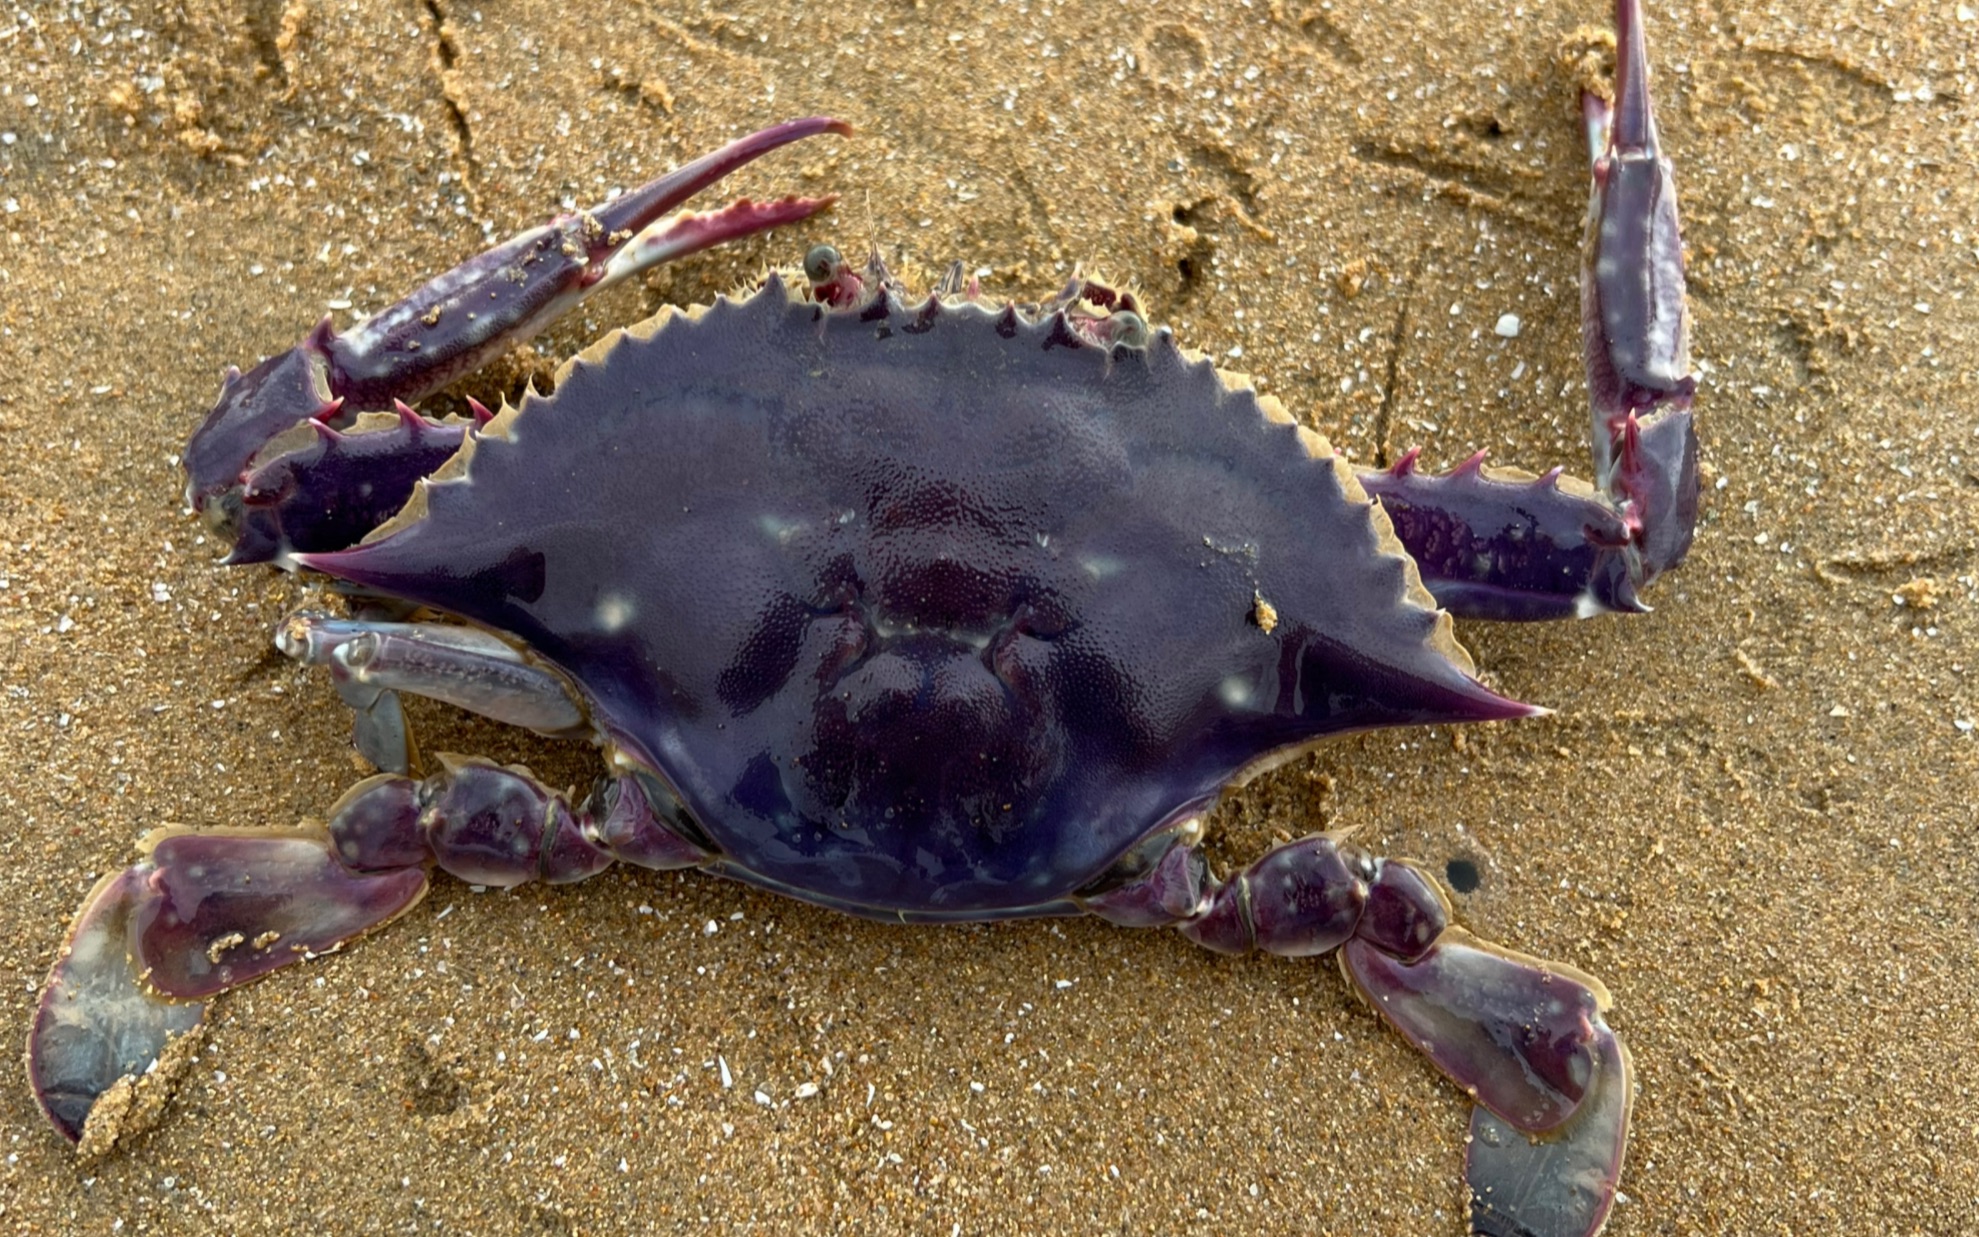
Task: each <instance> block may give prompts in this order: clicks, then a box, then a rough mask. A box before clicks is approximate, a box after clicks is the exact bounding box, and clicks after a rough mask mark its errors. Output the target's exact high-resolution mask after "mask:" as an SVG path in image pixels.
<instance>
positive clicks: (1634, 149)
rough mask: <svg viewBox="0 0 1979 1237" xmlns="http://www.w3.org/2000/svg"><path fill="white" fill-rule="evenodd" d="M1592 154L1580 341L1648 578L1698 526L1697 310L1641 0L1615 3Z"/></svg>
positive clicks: (1681, 552) (1586, 102)
mask: <svg viewBox="0 0 1979 1237" xmlns="http://www.w3.org/2000/svg"><path fill="white" fill-rule="evenodd" d="M1581 111H1582V115H1583V116H1584V117H1585V119H1586V122H1587V140H1588V154H1589V157H1590V158H1591V160H1592V163H1593V171H1594V195H1593V199H1592V201H1591V202H1590V203H1589V206H1588V224H1587V242H1586V257H1585V259H1584V260H1585V261H1586V262H1587V264H1588V270H1587V272H1586V274H1585V275H1584V276H1583V278H1582V280H1581V342H1582V345H1583V347H1584V349H1585V352H1586V359H1587V387H1588V395H1589V399H1590V401H1591V403H1592V405H1593V412H1594V471H1595V478H1596V482H1597V484H1599V485H1600V486H1601V488H1602V489H1603V490H1605V491H1606V492H1607V494H1608V495H1609V497H1610V498H1612V499H1613V500H1614V501H1615V503H1616V504H1617V505H1618V506H1619V507H1620V508H1621V510H1622V514H1623V517H1624V518H1625V519H1627V520H1628V521H1629V522H1630V525H1631V528H1632V530H1633V532H1634V534H1635V536H1634V544H1635V549H1636V552H1637V555H1638V556H1639V559H1640V563H1639V566H1637V569H1636V571H1635V574H1636V576H1637V579H1638V583H1644V584H1646V583H1648V582H1649V581H1650V580H1653V579H1655V578H1656V577H1657V576H1658V575H1660V574H1661V573H1663V572H1665V571H1668V570H1669V569H1670V568H1672V567H1675V566H1676V565H1677V564H1679V563H1681V562H1683V560H1684V556H1685V555H1686V554H1688V553H1689V552H1690V542H1691V536H1692V534H1693V532H1694V530H1695V528H1696V525H1697V431H1696V429H1695V427H1694V426H1693V425H1692V422H1691V400H1692V397H1693V396H1694V395H1695V394H1696V391H1697V379H1696V378H1694V377H1693V376H1692V375H1691V372H1690V310H1689V307H1688V306H1687V305H1686V304H1685V300H1684V255H1683V240H1682V237H1681V236H1680V235H1679V230H1678V226H1677V189H1676V182H1675V180H1674V179H1673V177H1672V175H1671V171H1670V161H1669V160H1668V159H1666V158H1664V157H1663V150H1662V145H1661V143H1660V142H1659V141H1658V140H1657V136H1656V114H1655V110H1654V108H1653V107H1652V106H1651V104H1650V99H1649V51H1648V41H1647V39H1646V37H1645V36H1644V34H1643V31H1642V3H1641V0H1615V97H1614V98H1613V99H1612V100H1610V99H1605V98H1603V97H1601V96H1600V95H1598V94H1596V93H1594V92H1592V91H1587V92H1584V93H1583V94H1582V95H1581Z"/></svg>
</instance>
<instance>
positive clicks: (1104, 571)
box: [1079, 554, 1127, 580]
mask: <svg viewBox="0 0 1979 1237" xmlns="http://www.w3.org/2000/svg"><path fill="white" fill-rule="evenodd" d="M1079 566H1081V567H1083V568H1084V569H1085V572H1086V574H1087V575H1089V576H1091V577H1092V578H1093V579H1095V580H1104V579H1106V577H1108V576H1111V575H1118V574H1120V572H1122V571H1123V570H1125V569H1126V566H1127V564H1126V563H1124V562H1122V561H1120V560H1119V559H1117V558H1114V557H1112V556H1110V555H1105V554H1082V555H1080V556H1079Z"/></svg>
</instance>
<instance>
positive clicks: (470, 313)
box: [185, 116, 852, 531]
mask: <svg viewBox="0 0 1979 1237" xmlns="http://www.w3.org/2000/svg"><path fill="white" fill-rule="evenodd" d="M851 131H852V130H851V126H849V125H847V124H845V122H843V121H839V120H833V119H831V118H829V117H823V116H815V117H810V118H807V119H803V120H791V121H786V122H784V123H783V124H780V125H774V126H772V127H770V128H768V129H764V130H762V131H761V132H758V133H753V134H751V135H749V136H748V137H745V138H742V139H741V140H739V141H736V142H731V143H730V144H729V145H727V146H724V147H722V148H721V149H720V150H717V151H715V152H713V153H712V154H708V155H704V156H702V157H701V158H699V159H696V160H695V161H694V162H692V163H689V164H687V165H686V166H684V167H681V168H678V169H676V170H675V171H673V172H670V173H668V174H667V175H665V176H662V177H660V178H658V179H657V180H654V181H651V182H649V183H648V184H645V185H642V186H641V187H639V188H637V189H634V190H633V191H632V192H630V193H627V194H624V195H623V196H621V197H619V198H616V199H614V200H613V201H611V202H609V203H607V204H605V205H603V206H600V207H598V208H596V209H595V210H589V211H578V212H576V213H574V214H569V215H562V216H559V217H557V218H556V219H553V220H551V221H550V222H549V223H547V224H544V225H542V226H541V227H537V228H532V229H530V230H529V231H527V232H524V233H522V234H521V235H519V236H515V237H513V238H511V239H509V240H507V241H504V242H503V243H502V244H500V245H497V246H495V247H494V248H493V249H490V250H487V251H486V252H484V253H481V254H477V255H476V256H474V257H472V258H469V259H468V260H467V261H465V262H463V263H461V264H460V265H459V266H457V267H455V268H454V269H452V270H450V271H448V272H447V273H445V274H444V275H440V276H438V277H436V278H434V279H432V280H431V281H429V282H427V283H426V284H425V285H424V286H422V287H420V288H419V289H418V290H417V291H415V292H413V293H412V294H411V295H410V296H408V297H406V298H405V299H404V300H402V301H400V302H398V303H397V304H395V305H393V306H391V307H390V308H388V309H386V310H384V311H383V312H381V313H379V314H378V315H377V316H376V317H373V318H370V319H368V320H366V321H365V322H364V323H362V324H361V325H359V326H357V327H354V328H353V329H351V330H350V331H348V332H345V333H344V334H342V335H338V334H336V333H335V332H334V331H333V330H332V329H331V327H330V322H329V320H328V319H327V318H326V319H324V320H323V321H322V322H321V323H319V324H317V327H316V329H315V330H313V331H312V332H310V334H309V335H308V336H307V337H306V338H304V339H303V341H302V342H301V343H299V344H297V345H296V346H295V347H294V348H291V349H289V350H288V351H287V352H284V353H282V354H281V355H279V356H275V357H271V358H269V359H268V360H266V361H263V362H262V363H261V364H260V365H257V366H255V367H254V369H252V370H250V371H248V372H247V373H246V374H242V373H240V372H239V371H237V370H229V371H228V373H227V377H226V380H225V382H224V383H223V385H222V387H221V390H220V400H219V402H218V403H217V404H215V405H214V407H213V409H212V411H211V412H209V413H207V415H206V420H205V421H204V422H203V423H202V424H201V425H200V427H199V429H198V431H197V432H195V433H194V434H193V436H192V439H191V441H190V442H188V443H187V444H186V450H185V470H186V499H187V501H188V502H189V503H191V504H192V506H193V507H194V509H196V510H199V511H201V512H203V513H206V514H207V515H208V517H209V519H211V520H213V521H214V522H215V524H216V525H217V526H219V527H221V528H222V529H225V530H229V531H230V530H231V528H232V524H233V522H234V519H235V516H236V509H237V508H238V506H239V502H240V496H239V489H240V486H241V479H242V474H243V473H244V471H245V470H246V469H247V468H248V466H249V464H250V463H251V462H252V461H253V460H254V457H255V454H256V453H257V452H258V451H260V450H261V448H262V447H263V446H265V445H267V444H268V443H269V442H270V440H272V439H274V438H275V437H276V436H277V435H279V434H281V433H282V432H283V431H284V430H287V429H289V428H290V427H292V426H295V425H297V424H300V423H301V422H303V421H305V420H308V419H310V418H318V419H322V420H329V419H331V418H338V419H340V420H341V419H342V418H344V417H347V416H349V415H350V414H353V413H356V412H360V411H365V410H372V409H379V410H382V409H388V408H390V407H392V404H393V401H394V400H405V401H413V400H417V399H419V398H420V397H421V396H424V395H428V394H430V393H432V392H434V391H437V390H439V389H441V388H442V387H444V386H446V385H447V384H448V383H450V382H452V381H454V380H455V379H457V378H459V377H461V376H462V375H464V374H467V373H471V372H472V371H474V370H476V369H478V368H480V367H481V366H482V365H483V364H485V363H486V362H487V361H488V360H490V359H491V358H493V357H494V356H496V355H497V354H499V353H500V352H502V351H503V350H505V349H507V348H509V347H511V346H512V345H514V344H516V343H519V342H521V341H523V340H526V339H528V338H529V337H530V336H532V335H534V334H536V333H537V332H538V331H540V330H542V329H543V328H544V327H546V326H548V325H549V324H550V323H551V322H553V321H555V320H556V319H557V318H558V317H559V316H561V315H562V314H563V313H564V312H565V311H566V310H568V309H570V308H571V307H572V306H573V305H575V304H576V303H577V302H578V301H580V300H582V299H583V298H584V297H586V296H588V295H590V294H591V293H592V292H595V291H597V290H598V289H600V288H603V287H607V286H609V285H610V284H612V283H614V282H616V281H617V280H620V279H623V278H625V277H626V276H627V275H630V274H632V273H634V272H635V271H639V270H643V269H645V268H646V267H649V266H652V265H654V264H656V263H660V262H666V261H669V260H671V259H673V258H677V257H680V256H682V255H684V254H689V253H693V252H696V251H697V250H701V249H705V248H708V247H709V246H711V245H718V244H721V243H722V242H724V241H729V240H734V239H736V238H737V237H742V236H747V235H749V234H751V233H753V232H760V231H763V230H764V229H767V228H774V227H779V226H781V225H783V224H787V223H794V222H796V221H797V220H800V219H803V218H806V217H807V216H810V215H812V214H815V213H816V212H818V211H820V210H823V209H824V208H825V207H827V206H829V205H831V203H832V200H833V199H831V198H829V197H825V198H800V197H792V198H784V199H782V200H780V201H775V202H750V201H747V200H743V201H739V202H734V203H731V204H730V205H728V206H726V207H723V208H722V209H720V210H716V211H711V212H708V213H706V214H687V215H681V216H679V217H676V218H672V219H667V218H664V216H666V215H667V213H668V212H669V211H671V210H673V209H674V208H675V207H677V206H679V205H680V204H681V203H682V202H684V201H686V200H687V199H688V198H690V197H692V196H693V195H694V194H696V193H699V192H700V191H701V190H703V189H705V188H707V187H708V186H710V185H712V184H714V183H715V182H716V181H718V180H720V179H722V178H723V177H724V176H727V175H728V174H729V173H731V172H733V171H735V170H736V169H737V168H739V167H741V166H742V165H744V164H746V163H748V162H750V161H751V160H754V159H756V158H758V157H760V156H762V155H764V154H767V153H769V152H770V151H772V150H775V149H777V148H778V147H780V146H785V145H788V144H789V143H791V142H795V141H799V140H801V139H803V138H807V137H815V136H817V135H819V134H824V133H837V134H849V133H850V132H851Z"/></svg>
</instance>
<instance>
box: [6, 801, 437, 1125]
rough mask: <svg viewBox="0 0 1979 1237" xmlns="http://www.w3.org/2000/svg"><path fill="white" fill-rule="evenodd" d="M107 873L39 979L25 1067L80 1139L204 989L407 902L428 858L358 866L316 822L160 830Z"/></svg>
mask: <svg viewBox="0 0 1979 1237" xmlns="http://www.w3.org/2000/svg"><path fill="white" fill-rule="evenodd" d="M140 849H141V850H143V851H144V852H145V857H144V858H143V859H142V860H140V861H139V862H138V863H136V864H134V865H133V866H131V867H129V868H126V869H125V870H124V871H122V872H119V873H116V874H114V875H112V876H109V877H106V878H105V879H104V880H102V881H101V882H99V883H98V884H97V886H96V888H95V889H94V890H92V891H91V892H90V895H89V897H88V898H87V899H85V900H84V902H83V906H82V910H81V911H80V912H78V913H77V915H76V921H75V926H74V927H73V928H71V929H70V932H69V939H68V942H67V944H66V945H65V946H64V947H63V949H62V953H61V955H60V956H59V957H58V958H57V960H56V962H55V966H54V968H53V969H52V970H51V971H50V972H49V976H48V982H47V983H46V984H45V985H44V986H43V987H42V990H41V1001H40V1004H39V1005H38V1007H37V1008H36V1010H35V1017H34V1024H33V1026H32V1028H31V1029H30V1031H29V1034H28V1046H27V1073H28V1082H29V1084H30V1085H31V1086H32V1087H33V1089H34V1094H35V1098H36V1100H38V1101H39V1102H40V1104H41V1110H42V1112H44V1113H46V1114H47V1116H48V1120H49V1121H50V1123H52V1124H53V1125H54V1126H55V1128H56V1129H57V1130H59V1131H60V1132H61V1133H62V1135H63V1137H65V1138H67V1139H69V1141H71V1142H75V1141H77V1140H79V1139H80V1138H81V1137H82V1135H83V1131H84V1128H85V1126H86V1123H87V1121H88V1118H89V1114H90V1110H91V1109H92V1108H93V1107H94V1106H95V1104H96V1101H97V1100H98V1099H99V1098H100V1097H101V1096H102V1095H103V1094H104V1093H105V1092H107V1091H109V1090H111V1089H112V1088H113V1087H115V1086H116V1085H117V1084H118V1083H119V1082H120V1081H121V1080H123V1079H125V1078H135V1077H141V1076H142V1075H143V1074H144V1073H145V1072H146V1071H147V1070H149V1069H150V1068H151V1066H152V1064H153V1063H154V1062H155V1061H157V1060H158V1059H159V1057H160V1054H161V1053H162V1052H163V1051H164V1050H165V1048H166V1046H167V1045H168V1044H169V1042H170V1041H171V1040H172V1039H173V1038H175V1037H176V1036H180V1035H183V1034H185V1033H187V1032H189V1031H191V1030H192V1029H193V1028H194V1027H196V1026H198V1025H199V1021H200V1019H201V1017H202V1016H203V1015H204V1013H205V1009H206V1006H205V999H206V998H207V997H210V996H213V995H214V994H216V993H219V992H221V991H224V990H225V989H227V988H231V987H234V986H235V985H238V984H243V983H246V982H247V981H249V980H251V979H256V978H259V977H260V976H262V975H265V974H267V973H268V972H269V971H272V970H275V969H276V968H278V967H282V966H286V965H288V964H289V963H291V962H299V961H301V960H303V959H304V958H307V957H311V956H313V955H315V954H319V953H325V952H328V951H330V950H332V949H335V948H337V947H338V946H339V945H341V944H342V943H343V942H345V941H347V940H350V939H351V938H353V937H355V936H358V935H360V934H362V933H364V932H367V931H369V930H371V929H372V928H374V927H377V926H378V925H380V924H382V923H385V922H387V921H388V920H391V919H393V918H396V917H397V916H398V915H400V914H401V913H403V912H404V911H405V910H406V909H407V908H408V907H410V906H411V905H412V904H413V903H414V902H417V901H418V900H419V898H420V895H421V894H423V893H425V891H426V883H427V877H426V872H425V870H424V869H423V868H417V867H414V868H405V869H400V870H398V871H392V872H381V873H360V872H353V871H351V870H350V869H348V868H346V867H344V866H343V865H342V864H341V863H339V862H338V861H337V859H336V857H335V856H334V855H333V854H332V853H331V850H330V848H329V845H328V839H327V838H326V836H325V835H323V834H321V833H320V832H317V831H311V830H300V831H289V832H279V833H270V832H266V831H247V830H217V831H213V832H208V833H191V832H186V831H182V830H159V831H157V832H155V833H153V834H151V835H149V836H147V837H146V838H145V839H144V841H143V842H142V843H140Z"/></svg>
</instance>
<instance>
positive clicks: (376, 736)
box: [275, 611, 590, 773]
mask: <svg viewBox="0 0 1979 1237" xmlns="http://www.w3.org/2000/svg"><path fill="white" fill-rule="evenodd" d="M275 647H276V648H278V649H280V650H281V651H282V652H283V653H284V654H286V655H287V656H289V657H292V658H294V659H295V660H297V661H299V662H302V663H303V664H304V665H309V666H321V667H323V668H325V669H326V670H328V671H329V672H330V681H331V682H332V683H334V684H335V685H336V688H337V694H338V695H339V696H341V697H342V698H343V701H344V703H345V704H348V705H349V706H350V707H351V709H352V711H353V712H354V713H355V714H356V716H355V718H354V719H353V721H352V733H351V742H352V743H353V744H355V745H356V747H357V750H358V751H359V752H361V753H363V755H364V758H365V759H366V760H369V761H370V762H371V763H372V764H374V765H377V766H378V767H379V768H380V769H383V770H385V771H387V772H389V773H404V772H407V771H408V770H409V769H410V768H411V763H412V753H411V746H410V743H409V741H408V739H407V736H406V730H405V721H404V715H403V714H402V712H401V711H400V709H399V707H398V694H399V693H400V692H410V693H412V694H413V695H415V696H426V697H429V698H431V699H434V700H441V701H445V702H446V703H448V704H451V705H454V706H456V707H458V708H463V709H466V710H468V711H469V712H470V713H479V714H480V715H481V716H483V717H487V718H492V719H493V720H495V721H498V722H503V723H506V724H508V725H510V726H521V727H523V728H524V729H528V730H534V731H536V732H537V733H539V734H546V735H550V736H553V737H563V736H569V737H578V736H582V735H587V734H589V733H590V732H589V730H587V729H586V728H585V713H584V706H583V705H582V704H580V703H578V700H577V697H576V696H575V695H574V694H572V692H571V691H570V689H569V688H568V687H566V686H565V684H564V680H563V679H562V678H561V677H560V676H558V675H557V674H555V673H554V672H552V671H550V670H547V669H545V668H544V667H542V666H540V665H537V664H536V663H534V662H532V661H529V660H528V659H527V658H525V657H523V655H522V654H521V653H519V652H517V651H516V650H515V649H514V648H512V647H511V646H510V645H508V644H506V643H504V642H503V641H502V640H500V639H498V638H497V637H495V636H492V635H489V634H488V633H487V632H484V631H481V630H479V629H478V628H473V627H462V626H460V625H459V624H457V623H383V622H374V621H370V620H366V619H340V618H332V617H330V616H329V615H327V614H313V613H310V612H308V611H298V612H296V613H294V614H291V615H289V616H288V617H287V618H286V619H283V620H282V625H281V626H280V627H279V628H277V629H276V631H275Z"/></svg>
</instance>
